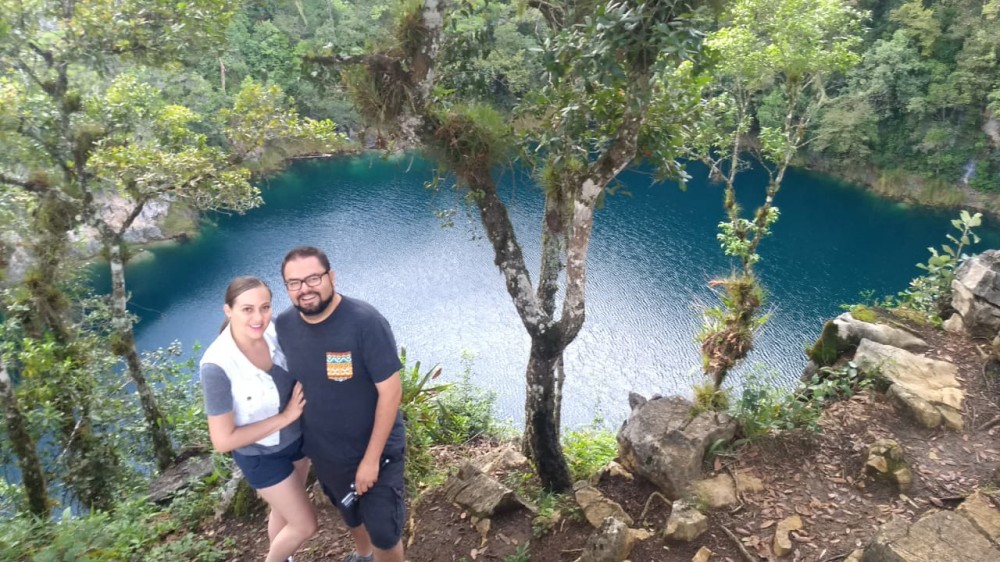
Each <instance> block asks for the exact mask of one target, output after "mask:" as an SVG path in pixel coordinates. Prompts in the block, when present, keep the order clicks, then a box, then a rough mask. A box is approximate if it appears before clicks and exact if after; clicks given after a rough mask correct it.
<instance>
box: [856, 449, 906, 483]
mask: <svg viewBox="0 0 1000 562" xmlns="http://www.w3.org/2000/svg"><path fill="white" fill-rule="evenodd" d="M865 473H866V474H868V475H871V476H875V477H877V478H881V479H883V480H889V481H891V482H895V483H896V485H897V486H898V487H899V489H900V490H908V489H909V488H910V484H912V483H913V474H912V472H911V471H910V467H908V466H907V465H906V460H905V459H904V457H903V448H902V447H901V446H900V445H899V443H897V442H896V441H894V440H892V439H879V440H878V441H876V442H874V443H872V445H871V446H870V447H868V458H867V459H866V460H865Z"/></svg>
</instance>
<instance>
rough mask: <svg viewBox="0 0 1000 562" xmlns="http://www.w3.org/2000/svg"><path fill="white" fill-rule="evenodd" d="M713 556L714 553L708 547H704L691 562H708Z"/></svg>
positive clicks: (695, 554)
mask: <svg viewBox="0 0 1000 562" xmlns="http://www.w3.org/2000/svg"><path fill="white" fill-rule="evenodd" d="M712 554H714V553H713V552H712V551H711V550H709V549H708V547H705V546H703V547H701V548H699V549H698V552H695V553H694V558H692V559H691V562H708V561H709V560H710V559H711V558H712Z"/></svg>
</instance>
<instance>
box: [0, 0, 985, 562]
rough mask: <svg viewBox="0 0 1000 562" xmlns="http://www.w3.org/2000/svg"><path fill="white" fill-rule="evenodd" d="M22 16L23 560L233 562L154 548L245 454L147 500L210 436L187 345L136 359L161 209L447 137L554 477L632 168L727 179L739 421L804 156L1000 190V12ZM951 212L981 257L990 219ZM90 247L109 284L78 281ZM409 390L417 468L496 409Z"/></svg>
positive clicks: (536, 454) (551, 7)
mask: <svg viewBox="0 0 1000 562" xmlns="http://www.w3.org/2000/svg"><path fill="white" fill-rule="evenodd" d="M0 14H2V19H0V61H2V68H3V75H2V76H0V321H2V325H0V403H2V411H3V424H2V427H0V463H2V465H3V467H4V474H5V477H4V479H3V480H2V481H0V513H2V514H3V516H4V518H5V522H4V523H2V524H0V527H2V529H3V532H2V535H3V538H0V558H3V559H12V560H13V559H18V560H20V559H30V558H32V557H33V556H38V558H37V559H40V560H41V559H45V560H75V559H84V556H85V555H86V556H93V558H91V559H100V560H131V559H149V560H175V559H181V558H182V557H187V558H189V559H195V557H200V558H197V559H203V560H210V559H215V558H211V555H210V554H209V553H210V552H211V551H212V544H211V541H210V540H208V539H206V538H204V537H199V536H198V535H197V534H196V533H194V534H191V535H185V537H186V538H185V539H184V540H180V541H176V540H175V541H172V542H170V543H169V544H160V539H161V538H162V537H164V536H167V535H170V534H172V533H178V532H180V530H181V529H184V528H186V527H188V526H189V525H190V524H191V521H198V520H199V518H204V517H205V516H207V515H208V514H210V513H211V510H212V509H213V505H214V502H215V499H216V498H215V496H213V495H211V494H210V493H208V492H209V491H211V490H215V489H216V488H218V487H219V486H220V485H221V482H222V481H223V480H225V477H226V475H227V474H228V471H229V470H230V468H231V465H230V464H229V463H228V461H227V460H226V459H225V458H223V457H222V456H221V455H216V457H215V459H214V463H215V465H216V469H215V472H214V473H213V476H212V477H211V478H210V479H209V480H208V481H207V482H206V483H204V484H203V486H204V488H203V489H199V490H196V491H194V492H192V493H191V494H190V496H188V497H184V498H182V500H181V501H174V503H172V504H171V505H170V506H169V507H163V506H159V505H155V504H153V503H151V502H150V501H149V500H148V498H147V497H146V496H147V490H148V486H149V482H150V480H151V479H152V478H153V477H155V476H156V475H157V474H159V473H161V472H162V471H165V470H167V469H168V468H169V467H171V466H172V465H174V464H176V463H177V462H179V460H181V459H184V458H186V457H187V456H189V455H191V454H192V453H193V452H198V451H204V450H206V449H207V446H208V439H207V434H206V428H205V422H204V412H203V409H202V404H201V403H200V399H199V398H198V394H197V393H192V392H191V388H192V386H193V385H196V384H197V382H196V378H197V377H196V374H195V372H196V367H195V360H196V358H193V357H186V356H183V355H182V353H181V352H180V347H179V346H177V347H171V348H167V349H161V350H158V351H155V352H143V351H141V350H139V349H138V348H137V345H136V342H135V335H134V322H135V318H134V317H133V315H132V314H131V313H130V311H129V308H128V298H129V296H128V295H129V293H128V284H127V279H126V275H125V268H124V266H125V264H126V263H128V261H129V259H130V258H131V256H132V254H133V253H134V252H135V248H134V247H133V245H132V244H131V243H130V241H129V238H128V234H127V233H128V231H129V228H130V227H131V226H132V225H133V224H134V222H135V221H136V220H137V219H138V218H139V217H140V215H142V214H143V212H144V211H146V210H147V209H149V208H150V207H152V206H155V205H158V204H160V203H161V202H163V201H168V202H169V207H170V211H169V215H168V216H167V219H166V221H167V225H168V226H167V227H165V228H166V229H167V230H171V228H174V229H176V230H177V231H186V232H188V233H189V234H190V233H191V231H192V230H196V229H197V226H198V220H199V219H198V217H199V216H202V215H203V214H205V213H210V212H215V211H221V212H229V213H242V212H245V211H247V210H249V209H251V208H254V207H256V206H258V205H260V204H261V202H262V201H261V198H260V191H259V187H258V181H259V180H260V179H261V178H263V177H266V175H267V174H269V173H272V172H274V171H275V170H278V169H280V168H281V167H282V166H284V165H285V164H286V163H287V162H289V161H291V160H293V159H295V158H298V157H303V156H310V157H311V156H317V155H319V156H322V155H332V154H338V153H343V152H351V151H358V150H364V149H375V150H387V151H394V150H409V149H420V150H423V151H425V153H426V154H427V155H428V157H429V158H431V159H432V160H433V161H434V162H435V164H437V166H438V170H439V171H438V174H439V175H438V177H437V178H436V179H435V180H434V181H433V182H432V184H434V185H432V186H431V187H437V188H441V186H442V185H451V184H454V185H455V188H456V189H459V190H461V191H462V192H463V193H464V194H465V195H466V201H467V203H468V205H469V207H470V209H472V210H473V212H474V214H476V215H477V216H478V218H479V219H480V220H481V221H482V225H483V228H484V231H485V233H486V236H487V238H488V240H489V243H490V245H491V248H492V249H493V251H494V254H495V263H496V265H497V266H498V267H499V268H500V270H501V272H502V273H503V277H504V284H505V289H506V290H507V292H508V294H509V295H510V297H511V300H512V302H513V304H514V306H515V308H516V309H517V312H518V315H519V317H520V319H521V321H522V323H523V325H524V328H525V330H526V331H527V333H528V335H529V336H530V338H531V342H532V344H531V352H530V355H529V356H528V358H527V368H526V373H525V376H526V385H525V387H526V397H525V400H526V404H525V409H526V420H527V421H526V424H525V427H523V428H517V431H519V432H523V433H522V435H523V439H524V441H523V442H524V449H525V452H526V453H527V455H528V457H529V458H531V459H532V461H533V463H534V465H535V467H536V469H537V471H538V476H539V479H540V481H541V486H542V487H543V488H544V489H546V490H551V491H555V492H560V491H565V490H566V489H568V488H569V486H570V485H571V484H572V480H571V472H573V470H574V469H573V463H574V462H575V458H574V456H573V454H572V452H569V453H568V452H567V451H566V450H565V445H564V442H563V441H562V440H561V436H560V423H559V412H560V400H561V398H560V397H561V388H562V383H563V380H564V377H565V376H567V375H566V374H565V373H563V369H562V353H563V351H564V350H565V348H566V346H568V345H570V344H571V343H572V342H573V341H574V339H575V338H576V335H577V333H578V332H579V330H580V328H581V326H582V325H583V322H584V319H585V312H584V311H585V307H586V301H585V296H584V290H583V287H584V285H585V279H586V258H587V250H588V243H589V239H590V233H591V229H592V227H593V222H594V221H595V220H596V219H595V218H594V211H595V209H597V208H599V206H600V205H601V204H602V200H603V198H604V197H605V195H606V194H607V193H608V192H609V191H611V190H613V189H614V186H615V179H616V177H617V176H618V174H619V173H621V172H622V171H623V170H625V169H628V168H631V167H635V166H644V167H648V168H649V169H651V170H653V171H654V174H655V176H656V177H657V178H658V179H675V180H678V181H681V182H683V181H684V179H685V178H686V177H687V176H686V174H687V172H686V171H685V163H686V162H691V161H700V162H702V163H704V164H706V165H707V166H708V169H709V170H710V171H711V174H712V179H714V180H717V181H718V182H719V183H721V184H722V185H723V186H724V189H725V194H726V195H725V199H724V201H722V202H721V204H722V206H723V209H724V211H725V213H726V217H727V220H726V221H725V222H723V223H722V224H720V226H719V234H718V237H719V240H720V242H721V250H720V251H722V252H724V253H725V255H727V256H730V257H731V259H732V263H733V264H734V265H733V269H732V270H731V271H729V272H719V275H720V277H719V278H718V279H713V280H712V281H711V283H710V284H711V286H712V287H713V288H715V289H717V293H718V295H719V302H718V304H717V305H716V306H714V307H711V308H709V309H708V310H707V311H706V312H705V314H704V317H705V318H704V327H703V330H702V332H701V335H700V343H699V345H700V346H701V352H702V355H703V365H702V369H703V371H704V373H705V374H706V376H707V377H708V379H710V381H711V382H709V383H706V386H705V387H703V388H700V389H695V391H694V392H695V394H696V395H699V396H702V397H704V399H705V400H706V401H707V403H709V404H712V405H714V406H718V407H724V404H725V399H724V393H725V389H724V382H725V378H726V375H727V373H728V372H729V371H730V370H732V369H733V368H734V367H735V366H736V365H737V364H739V363H740V362H741V361H742V360H743V359H744V358H745V357H746V356H747V354H748V353H750V351H751V349H752V340H753V334H754V332H755V331H756V329H757V328H759V327H760V325H761V324H762V323H763V322H764V321H766V314H764V313H763V310H764V308H763V303H762V300H763V297H762V292H761V288H760V287H759V283H758V280H757V277H756V275H755V272H754V266H755V264H756V263H757V262H758V261H759V260H760V259H761V254H760V253H759V249H760V244H761V242H762V241H763V240H764V239H765V238H766V237H767V236H769V235H770V233H771V231H770V229H771V226H772V225H773V223H774V222H775V221H777V220H779V211H778V208H777V206H775V200H774V198H775V196H776V195H777V193H778V191H779V190H780V188H781V184H782V181H783V178H784V175H785V172H786V171H787V170H788V169H789V168H790V167H806V168H812V169H816V170H819V171H822V172H824V173H827V174H830V175H832V176H835V177H838V178H842V179H845V180H850V181H856V182H859V183H863V184H867V185H869V186H871V187H872V188H873V189H875V190H876V191H878V192H881V193H883V194H887V195H890V196H895V197H915V198H917V199H918V200H922V201H923V202H937V203H945V204H947V203H951V204H953V205H954V204H958V203H960V202H963V201H964V200H965V198H966V195H963V193H965V192H969V191H971V192H981V193H983V194H989V193H993V192H998V193H1000V62H998V60H997V58H998V55H1000V34H998V33H997V32H996V30H997V28H998V25H1000V21H998V20H1000V0H990V1H987V2H983V1H971V0H965V1H963V0H955V1H949V0H944V1H932V2H917V1H909V2H900V1H877V0H862V1H860V2H857V3H854V2H847V1H844V0H734V1H732V2H707V3H701V2H697V1H692V2H684V1H666V0H662V1H661V0H654V1H646V2H642V1H637V0H621V1H614V0H613V1H609V2H601V1H596V0H566V1H554V2H548V1H545V0H524V1H520V0H510V1H507V0H503V1H501V0H493V1H487V0H454V1H452V2H434V1H432V0H428V1H427V2H424V1H420V0H376V1H371V2H350V1H347V0H293V1H277V0H263V1H246V2H236V1H232V0H199V1H197V2H174V1H163V0H156V1H152V2H150V1H140V0H87V1H83V0H61V1H59V2H56V1H53V0H32V1H27V2H26V1H23V0H0ZM510 162H517V163H518V165H522V166H525V167H526V168H527V169H528V170H530V171H531V172H532V173H533V174H534V177H535V178H536V179H537V183H538V184H539V186H540V187H541V189H540V190H539V192H540V197H543V198H544V200H545V213H546V215H545V216H546V220H545V221H544V224H543V225H541V227H540V228H541V232H540V238H541V240H542V241H543V243H542V249H541V255H539V256H525V255H524V252H523V251H522V248H521V246H520V244H519V243H518V241H517V239H516V237H515V236H514V231H513V227H512V226H511V225H510V222H509V219H508V218H507V214H506V209H505V208H504V203H503V201H502V200H501V198H500V197H499V196H498V195H497V186H496V181H495V178H494V175H493V170H494V169H495V168H496V167H497V166H498V165H504V164H508V163H510ZM752 162H754V163H757V164H759V165H762V166H764V168H765V169H766V170H767V172H768V178H769V181H768V186H767V196H766V199H765V202H764V203H763V204H762V205H761V206H760V207H759V208H757V209H755V210H752V211H751V212H749V214H748V213H747V211H746V210H744V209H741V208H740V207H739V205H737V204H736V197H735V189H736V187H735V186H736V178H737V176H738V175H739V173H740V172H741V171H743V170H745V169H746V168H747V167H748V166H749V165H750V163H752ZM446 178H447V180H448V181H442V180H445V179H446ZM109 207H114V208H115V209H117V211H118V212H116V213H108V212H107V209H108V208H109ZM960 224H961V225H962V226H960V227H959V228H960V229H961V228H963V227H964V228H965V230H964V231H963V234H962V236H963V244H964V243H966V242H965V237H967V236H969V229H970V228H971V227H972V226H978V224H979V223H978V217H977V218H976V219H972V218H971V217H970V216H968V215H967V214H966V215H963V219H962V221H961V223H960ZM963 244H958V245H959V246H960V247H961V246H962V245H963ZM88 246H89V247H90V248H96V252H93V251H92V252H90V255H85V254H87V253H88V252H87V251H85V250H82V249H81V248H83V247H88ZM95 253H96V255H94V254H95ZM960 254H961V252H960V251H959V253H958V255H955V256H951V257H941V256H934V257H936V258H937V261H936V262H935V261H934V260H932V261H931V262H929V264H928V267H930V268H931V269H930V270H929V276H927V277H924V278H923V281H921V282H919V283H917V284H916V285H914V286H912V287H911V289H910V290H909V291H908V292H906V294H904V295H901V296H900V298H899V303H900V304H903V305H909V306H912V307H913V308H915V309H917V310H919V311H921V312H922V313H926V314H928V315H930V316H931V317H933V316H934V315H935V311H936V307H937V306H938V305H939V304H940V303H941V302H942V300H943V294H944V293H946V292H947V291H948V286H949V281H950V279H949V277H948V275H949V274H950V273H951V272H953V271H954V268H955V266H956V265H957V262H958V260H959V259H960V257H961V256H960ZM89 258H97V263H98V267H102V268H107V269H108V270H109V272H110V277H111V280H112V292H111V294H110V295H100V294H94V292H93V290H92V288H91V287H90V286H89V285H88V282H87V271H88V270H87V269H86V267H88V265H87V262H86V261H85V260H86V259H89ZM529 260H530V261H531V263H533V264H534V263H541V264H542V265H541V270H540V271H539V273H538V274H537V278H536V279H535V280H534V284H533V282H532V280H531V276H530V275H528V274H527V270H528V269H527V266H526V265H525V264H526V262H527V261H529ZM925 269H927V267H925ZM424 359H425V360H433V358H424ZM404 375H406V376H404V382H405V383H407V384H408V385H410V386H409V387H408V388H410V389H411V391H410V394H409V395H408V400H409V401H408V403H407V404H404V409H408V410H406V411H407V412H408V420H409V421H411V422H412V424H411V425H410V426H408V431H409V432H410V434H411V435H412V436H413V438H412V439H411V440H412V447H413V448H414V450H412V451H410V454H411V455H413V458H414V459H424V465H423V466H421V462H415V463H414V470H426V471H429V470H430V466H428V465H429V464H431V463H430V462H429V461H427V460H426V457H421V454H423V453H422V452H421V450H420V448H421V447H427V446H429V445H430V444H432V443H439V442H458V443H461V442H463V440H465V439H466V438H468V436H470V435H473V434H477V433H480V432H482V431H483V430H484V429H483V428H484V427H491V426H492V424H493V422H492V421H491V420H490V419H489V418H490V413H489V398H488V396H487V395H485V394H481V393H478V392H476V391H475V390H474V388H473V386H468V383H469V382H470V381H466V385H465V386H463V385H459V386H456V387H453V388H451V389H450V390H449V391H448V392H445V391H444V390H443V389H442V390H440V391H437V390H435V391H433V392H432V391H431V390H432V387H428V386H425V385H426V383H427V382H428V379H427V378H426V377H425V373H423V372H421V369H420V366H419V363H417V364H416V365H415V366H407V367H406V368H405V369H404ZM427 376H429V374H427ZM471 383H472V384H473V385H474V381H471ZM432 399H433V400H439V401H440V402H441V403H447V404H450V406H451V408H450V409H448V408H436V407H435V406H432V405H431V404H430V401H431V400H432ZM213 493H214V492H213ZM108 526H111V527H113V528H114V529H115V532H114V533H99V535H100V537H97V538H94V537H90V535H92V534H93V531H94V530H95V529H101V528H106V527H108ZM84 537H88V538H87V539H86V540H84ZM143 556H144V557H143ZM220 559H221V558H220Z"/></svg>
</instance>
